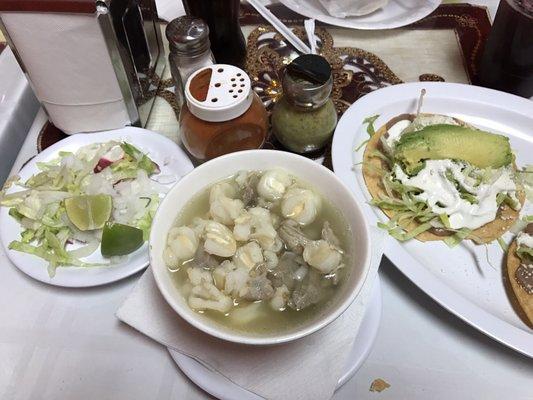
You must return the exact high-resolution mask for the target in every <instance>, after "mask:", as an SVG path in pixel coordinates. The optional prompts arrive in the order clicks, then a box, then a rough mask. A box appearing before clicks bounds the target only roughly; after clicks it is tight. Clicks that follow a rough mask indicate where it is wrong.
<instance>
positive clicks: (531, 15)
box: [479, 0, 533, 97]
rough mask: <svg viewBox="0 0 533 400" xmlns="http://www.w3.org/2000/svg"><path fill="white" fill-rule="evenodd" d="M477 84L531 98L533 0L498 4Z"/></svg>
mask: <svg viewBox="0 0 533 400" xmlns="http://www.w3.org/2000/svg"><path fill="white" fill-rule="evenodd" d="M479 79H480V83H481V85H483V86H487V87H491V88H493V89H498V90H503V91H505V92H509V93H514V94H517V95H519V96H524V97H533V0H501V1H500V5H499V7H498V12H497V13H496V18H495V20H494V25H493V27H492V31H491V33H490V35H489V38H488V40H487V43H486V45H485V51H484V53H483V58H482V60H481V67H480V74H479Z"/></svg>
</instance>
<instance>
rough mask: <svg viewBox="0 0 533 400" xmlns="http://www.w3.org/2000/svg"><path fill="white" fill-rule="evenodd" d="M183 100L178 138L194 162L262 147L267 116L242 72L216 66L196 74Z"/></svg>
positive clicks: (265, 134) (187, 84) (186, 87)
mask: <svg viewBox="0 0 533 400" xmlns="http://www.w3.org/2000/svg"><path fill="white" fill-rule="evenodd" d="M185 99H186V104H184V106H183V108H182V110H181V114H180V132H181V138H182V141H183V144H184V145H185V147H186V149H187V150H188V151H189V153H190V154H191V155H192V156H193V157H194V158H195V159H196V160H197V161H199V162H204V161H207V160H210V159H212V158H215V157H218V156H221V155H223V154H227V153H232V152H235V151H240V150H251V149H258V148H260V147H261V146H262V145H263V144H264V142H265V140H266V138H267V133H268V115H267V112H266V109H265V107H264V106H263V103H262V102H261V100H260V99H259V97H258V96H257V95H256V94H255V93H254V92H253V90H252V88H251V82H250V78H249V77H248V75H247V74H246V72H244V71H243V70H242V69H240V68H237V67H235V66H232V65H227V64H217V65H212V66H209V67H205V68H202V69H200V70H198V71H196V72H195V73H194V74H193V75H191V77H190V78H189V79H188V81H187V83H186V85H185Z"/></svg>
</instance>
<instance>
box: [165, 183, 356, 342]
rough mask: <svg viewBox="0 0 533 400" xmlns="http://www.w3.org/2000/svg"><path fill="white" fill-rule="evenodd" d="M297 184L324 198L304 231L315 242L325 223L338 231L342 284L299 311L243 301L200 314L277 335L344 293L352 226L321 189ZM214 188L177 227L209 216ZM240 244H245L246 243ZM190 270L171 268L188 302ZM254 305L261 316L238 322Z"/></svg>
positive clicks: (194, 202)
mask: <svg viewBox="0 0 533 400" xmlns="http://www.w3.org/2000/svg"><path fill="white" fill-rule="evenodd" d="M231 179H233V177H230V178H228V180H231ZM296 182H297V184H298V186H299V187H303V188H308V189H312V190H313V191H314V192H315V193H317V194H319V195H320V197H321V199H322V206H321V210H320V213H319V215H318V217H317V218H316V219H315V221H314V222H312V223H311V224H310V225H308V226H305V227H303V229H302V230H303V232H304V233H305V234H306V236H308V237H309V238H311V239H315V240H316V239H320V233H321V230H322V225H323V223H324V222H325V221H329V223H330V225H331V228H332V230H333V232H335V234H336V235H337V237H338V238H339V240H340V243H341V248H343V249H344V250H345V254H344V256H343V263H344V264H345V267H344V268H342V269H341V270H339V272H338V276H339V279H338V284H337V285H331V286H328V287H323V288H322V293H323V296H322V300H321V301H320V302H319V303H317V304H313V305H310V306H308V307H306V308H304V309H302V310H299V311H297V310H294V309H291V308H289V307H287V308H286V309H285V310H284V311H281V312H280V311H276V310H273V309H272V308H271V307H270V305H269V300H265V301H256V302H251V301H246V300H243V301H239V302H237V301H235V302H234V304H236V305H235V306H234V307H233V308H232V309H231V310H230V312H228V313H226V314H222V313H220V312H217V311H212V310H205V311H197V312H198V313H200V314H203V315H204V316H205V317H207V318H209V319H210V320H212V321H215V322H216V323H218V324H220V325H222V326H224V327H226V328H229V329H231V330H234V331H240V332H246V333H248V334H255V335H262V334H270V333H273V332H276V333H280V332H285V331H290V330H293V329H295V328H297V327H298V326H300V325H302V324H305V323H306V322H308V321H309V320H310V319H312V318H313V316H315V315H317V314H319V313H321V312H322V311H325V310H326V309H327V308H328V306H329V305H330V304H331V302H332V301H333V300H334V299H335V294H337V293H339V292H341V291H342V288H343V283H344V281H345V280H346V277H347V275H348V274H349V271H350V268H351V265H352V262H351V258H352V255H351V253H350V249H351V246H350V242H351V241H352V234H351V232H350V231H349V228H348V225H347V224H346V222H345V221H344V218H343V216H342V214H341V213H340V211H339V210H338V209H337V208H335V207H334V206H333V204H331V202H329V201H328V200H327V199H326V198H325V197H324V196H323V195H322V192H321V191H320V190H317V189H316V188H314V187H312V186H311V185H309V184H306V183H305V182H302V181H301V180H298V179H296ZM211 187H212V186H209V187H207V188H205V189H203V190H202V191H201V192H200V193H199V194H197V195H196V196H194V197H193V198H192V199H191V200H190V201H189V202H188V203H187V204H186V205H185V206H184V207H183V209H182V211H181V213H180V214H179V215H178V216H177V218H176V220H175V223H174V225H175V226H182V225H190V224H192V222H193V220H194V218H196V217H200V218H206V217H207V216H208V215H209V191H210V189H211ZM271 212H272V213H274V214H277V215H281V213H280V207H279V205H277V206H275V207H273V208H272V209H271ZM238 243H239V244H240V245H242V244H245V243H246V242H238ZM283 251H284V250H282V251H281V252H280V253H279V255H280V254H282V253H283ZM222 260H223V259H222V258H220V261H222ZM186 270H187V268H186V267H185V266H182V267H180V268H177V269H170V268H169V271H170V273H171V275H172V277H173V281H174V284H175V285H176V287H177V288H178V290H179V292H180V293H181V294H182V296H184V297H185V299H187V296H188V289H187V283H188V276H187V271H186ZM251 304H254V307H256V309H255V312H256V313H257V314H256V315H257V316H256V317H255V318H253V319H252V320H250V321H249V322H236V321H235V318H234V317H235V315H236V314H239V313H240V312H241V311H239V310H242V309H243V308H245V307H247V306H249V305H251Z"/></svg>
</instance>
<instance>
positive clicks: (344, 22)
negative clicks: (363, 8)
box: [279, 0, 441, 30]
mask: <svg viewBox="0 0 533 400" xmlns="http://www.w3.org/2000/svg"><path fill="white" fill-rule="evenodd" d="M429 1H430V2H431V7H428V8H427V9H424V10H423V11H420V12H418V13H412V14H410V16H409V17H408V18H405V19H400V20H397V21H396V22H395V23H389V24H387V23H383V22H382V23H378V22H372V25H369V23H368V22H366V23H365V17H366V15H362V16H360V17H347V18H338V17H332V16H330V15H327V14H318V15H316V14H313V12H312V10H308V9H306V8H305V7H304V8H302V7H298V6H297V5H296V4H295V3H294V0H279V2H280V3H282V4H283V5H284V6H285V7H287V8H289V9H290V10H292V11H294V12H295V13H298V14H301V15H303V16H305V17H307V18H314V19H316V20H318V21H321V22H324V23H326V24H330V25H335V26H340V27H344V28H352V29H361V30H377V29H394V28H400V27H402V26H406V25H409V24H412V23H414V22H417V21H419V20H421V19H422V18H425V17H427V16H428V15H429V14H431V13H432V12H433V11H435V10H436V9H437V8H438V7H439V5H440V4H441V0H429ZM425 3H427V2H425ZM302 4H305V2H302ZM389 4H390V3H389ZM386 8H387V6H385V9H386Z"/></svg>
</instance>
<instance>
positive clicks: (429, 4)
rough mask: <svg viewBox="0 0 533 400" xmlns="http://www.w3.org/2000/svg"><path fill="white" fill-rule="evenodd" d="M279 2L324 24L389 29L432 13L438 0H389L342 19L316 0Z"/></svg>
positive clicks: (283, 0)
mask: <svg viewBox="0 0 533 400" xmlns="http://www.w3.org/2000/svg"><path fill="white" fill-rule="evenodd" d="M280 3H282V4H283V5H285V6H286V7H288V8H290V9H291V10H292V11H294V12H297V13H298V14H301V15H304V16H306V17H308V18H314V19H316V20H318V21H322V22H325V23H326V24H330V25H336V26H342V27H345V28H354V29H365V30H374V29H392V28H399V27H401V26H405V25H409V24H412V23H413V22H416V21H418V20H421V19H422V18H424V17H425V16H427V15H428V14H430V13H431V12H433V11H434V10H435V9H436V8H437V7H438V6H439V4H440V3H441V0H390V1H389V2H388V3H387V5H386V6H385V7H383V8H381V9H378V10H376V11H374V12H373V13H370V14H367V15H361V16H353V17H346V18H338V17H333V16H331V15H329V14H328V12H327V11H326V9H325V8H324V7H323V6H322V4H321V3H320V1H319V0H280Z"/></svg>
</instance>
